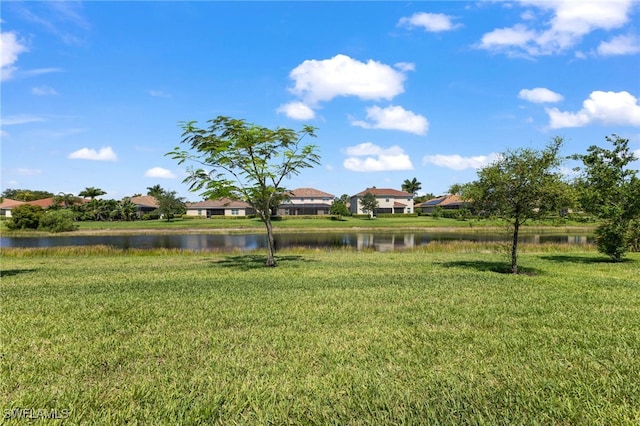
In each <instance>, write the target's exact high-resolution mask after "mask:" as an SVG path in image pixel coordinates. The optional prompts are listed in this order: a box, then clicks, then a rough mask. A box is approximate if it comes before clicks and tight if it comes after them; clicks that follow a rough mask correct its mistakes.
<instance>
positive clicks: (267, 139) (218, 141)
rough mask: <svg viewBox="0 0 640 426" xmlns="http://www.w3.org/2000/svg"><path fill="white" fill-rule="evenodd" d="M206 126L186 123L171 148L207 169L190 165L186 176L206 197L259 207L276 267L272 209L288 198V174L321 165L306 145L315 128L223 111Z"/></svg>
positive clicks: (174, 154)
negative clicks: (254, 120)
mask: <svg viewBox="0 0 640 426" xmlns="http://www.w3.org/2000/svg"><path fill="white" fill-rule="evenodd" d="M208 123H210V125H209V127H208V128H206V129H201V128H199V127H197V123H196V122H195V121H190V122H185V123H181V126H182V130H183V134H182V138H183V139H182V141H181V143H182V144H185V145H187V146H188V147H189V150H181V149H180V147H176V148H175V149H174V150H173V151H171V152H169V153H167V155H170V156H172V158H174V159H176V160H178V163H179V164H183V163H185V162H186V161H190V162H195V163H197V164H199V165H200V166H204V168H202V167H199V168H193V167H191V168H189V170H188V173H189V175H188V176H187V178H186V179H185V180H184V182H185V183H189V184H190V187H189V189H190V190H191V191H201V193H202V195H203V196H206V197H209V198H211V197H231V198H238V199H242V200H245V201H246V202H248V203H249V204H251V206H252V207H253V208H254V209H255V210H256V212H257V214H258V215H259V217H260V219H261V220H262V221H263V222H264V224H265V227H266V230H267V241H268V255H267V261H266V266H276V262H275V258H274V254H275V241H274V238H273V227H272V224H271V210H272V208H273V207H274V205H275V204H276V202H279V201H280V200H282V199H283V197H285V195H286V192H287V189H286V188H285V187H284V186H283V181H284V179H285V178H287V177H290V176H291V175H297V174H299V173H300V171H301V170H302V169H305V168H310V167H313V166H314V165H317V164H320V156H319V155H318V154H317V153H316V150H317V147H316V146H315V145H302V140H303V139H304V137H305V136H311V137H315V130H316V129H315V128H314V127H312V126H303V128H302V130H300V131H298V132H296V131H294V130H291V129H287V128H277V129H275V130H272V129H268V128H266V127H262V126H258V125H255V124H250V123H247V122H246V121H245V120H241V119H233V118H229V117H223V116H218V117H217V118H215V119H213V120H209V121H208Z"/></svg>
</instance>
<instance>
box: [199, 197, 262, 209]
mask: <svg viewBox="0 0 640 426" xmlns="http://www.w3.org/2000/svg"><path fill="white" fill-rule="evenodd" d="M186 206H187V208H188V209H202V208H204V209H206V208H210V209H211V208H224V207H228V208H251V204H249V203H246V202H244V201H240V200H232V199H231V198H218V199H217V200H205V201H199V202H197V203H186Z"/></svg>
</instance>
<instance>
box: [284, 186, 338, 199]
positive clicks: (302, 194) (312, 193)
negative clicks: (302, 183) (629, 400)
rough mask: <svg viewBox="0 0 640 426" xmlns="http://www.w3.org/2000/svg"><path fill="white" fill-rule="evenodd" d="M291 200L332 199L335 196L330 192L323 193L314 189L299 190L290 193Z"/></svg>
mask: <svg viewBox="0 0 640 426" xmlns="http://www.w3.org/2000/svg"><path fill="white" fill-rule="evenodd" d="M289 197H290V198H331V199H332V200H333V198H334V195H333V194H329V193H328V192H322V191H319V190H317V189H314V188H297V189H293V190H291V191H289Z"/></svg>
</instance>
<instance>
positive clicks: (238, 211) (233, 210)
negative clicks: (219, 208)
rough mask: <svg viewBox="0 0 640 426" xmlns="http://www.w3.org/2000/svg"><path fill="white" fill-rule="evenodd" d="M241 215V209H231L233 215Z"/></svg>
mask: <svg viewBox="0 0 640 426" xmlns="http://www.w3.org/2000/svg"><path fill="white" fill-rule="evenodd" d="M239 214H240V210H239V209H231V215H233V216H238V215H239Z"/></svg>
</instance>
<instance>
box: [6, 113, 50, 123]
mask: <svg viewBox="0 0 640 426" xmlns="http://www.w3.org/2000/svg"><path fill="white" fill-rule="evenodd" d="M42 121H47V120H46V119H45V118H43V117H38V116H37V115H31V114H16V115H8V116H6V117H2V119H1V120H0V123H1V124H2V125H3V126H14V125H16V124H28V123H39V122H42Z"/></svg>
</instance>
